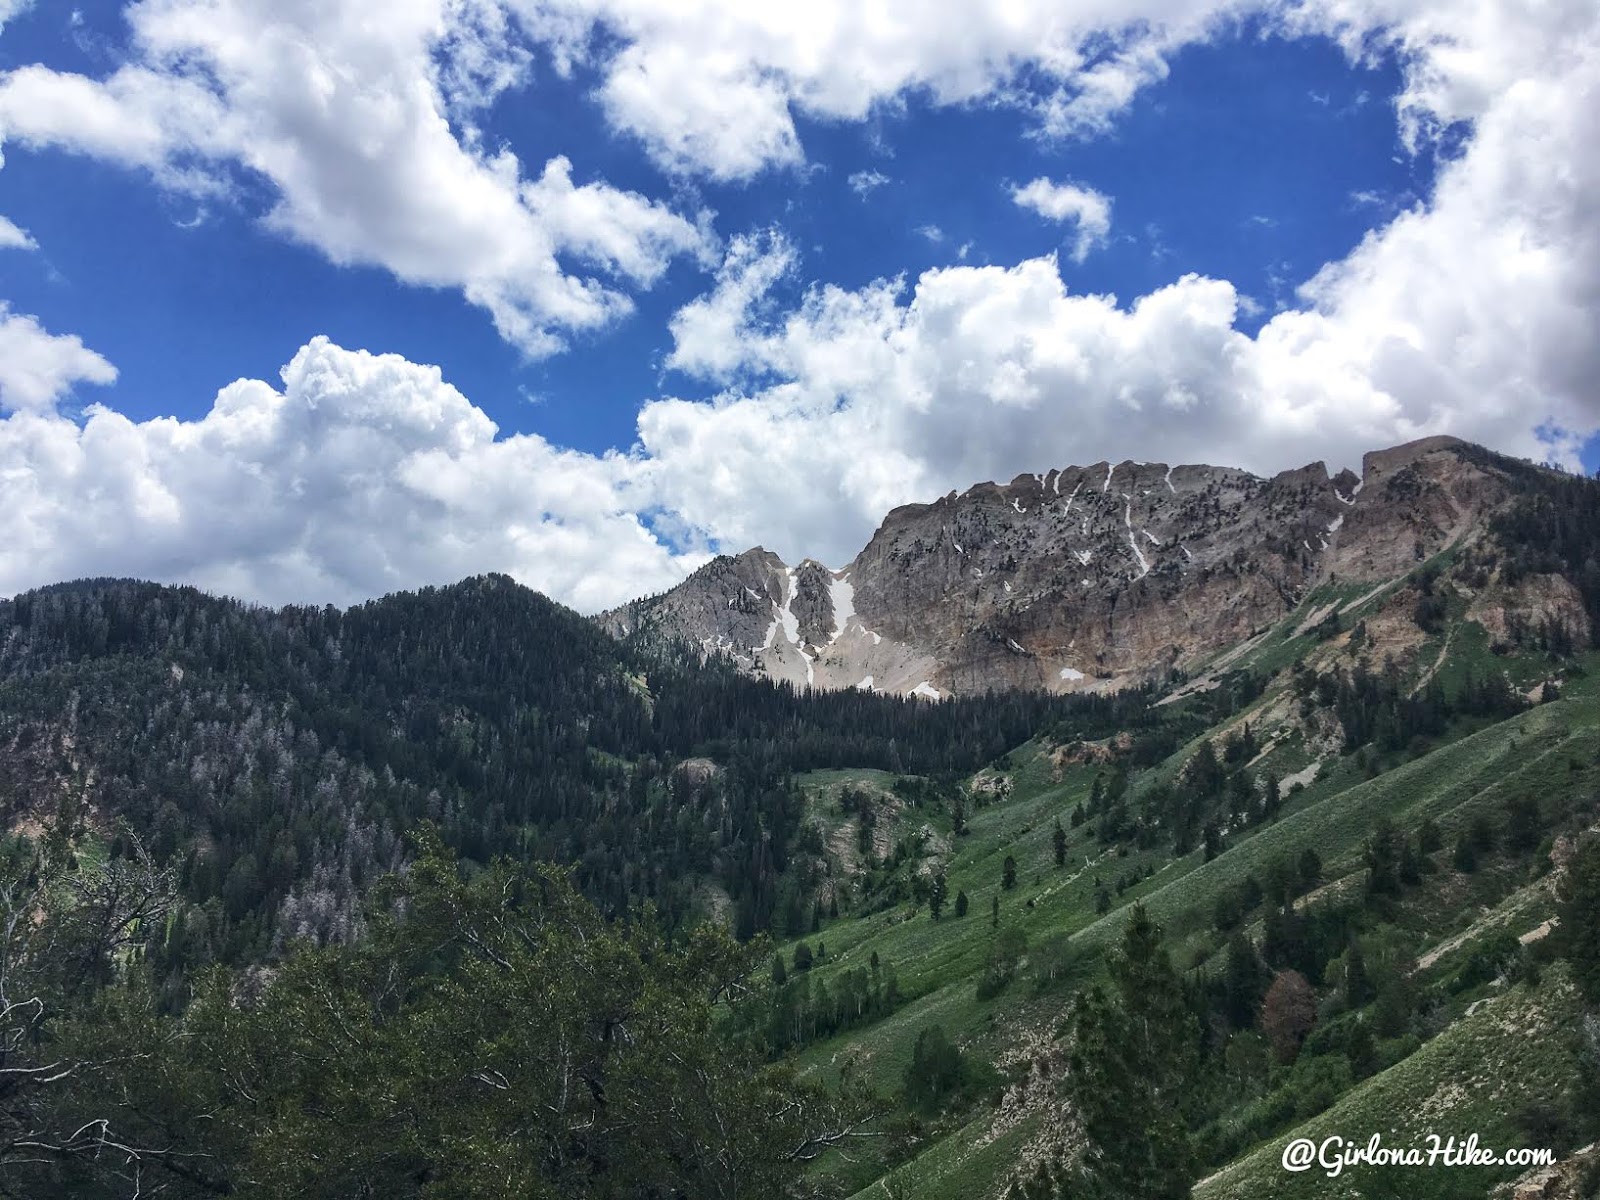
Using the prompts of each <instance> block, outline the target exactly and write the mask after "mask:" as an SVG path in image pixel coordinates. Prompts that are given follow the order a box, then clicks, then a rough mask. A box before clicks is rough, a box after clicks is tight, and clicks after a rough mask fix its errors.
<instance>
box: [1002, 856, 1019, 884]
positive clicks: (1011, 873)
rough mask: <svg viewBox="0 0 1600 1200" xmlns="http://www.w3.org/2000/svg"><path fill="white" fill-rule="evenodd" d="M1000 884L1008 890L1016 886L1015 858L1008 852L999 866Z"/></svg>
mask: <svg viewBox="0 0 1600 1200" xmlns="http://www.w3.org/2000/svg"><path fill="white" fill-rule="evenodd" d="M1000 886H1001V887H1003V888H1004V889H1005V890H1006V891H1008V892H1009V891H1010V890H1011V889H1012V888H1014V887H1016V886H1017V860H1016V859H1014V858H1012V857H1011V855H1009V854H1008V855H1006V860H1005V862H1004V863H1002V864H1001V867H1000Z"/></svg>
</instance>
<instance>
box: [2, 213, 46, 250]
mask: <svg viewBox="0 0 1600 1200" xmlns="http://www.w3.org/2000/svg"><path fill="white" fill-rule="evenodd" d="M38 248H39V244H38V243H37V242H35V241H34V240H33V239H32V238H31V237H29V236H28V231H27V230H26V229H19V228H17V226H16V224H15V223H13V222H11V221H9V220H7V219H6V218H5V217H0V250H37V249H38Z"/></svg>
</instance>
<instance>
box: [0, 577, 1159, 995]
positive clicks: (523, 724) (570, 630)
mask: <svg viewBox="0 0 1600 1200" xmlns="http://www.w3.org/2000/svg"><path fill="white" fill-rule="evenodd" d="M1142 704H1143V699H1142V697H1140V696H1139V695H1136V694H1130V695H1127V696H1124V697H1119V698H1116V699H1096V700H1079V701H1074V702H1063V701H1061V700H1051V699H1048V698H1045V697H1041V696H1035V695H1029V694H1023V693H1015V694H1009V695H1005V696H995V697H989V698H978V699H974V700H971V701H970V702H967V703H963V704H957V705H942V706H934V705H929V704H927V703H923V702H920V701H916V700H903V699H897V698H892V697H885V696H874V695H869V694H865V693H850V694H840V695H801V694H797V693H796V691H795V690H794V689H793V688H791V687H788V686H775V685H773V684H771V683H768V682H764V681H759V680H753V679H749V678H744V677H741V676H739V675H737V674H736V673H734V672H733V671H732V670H730V669H728V668H727V667H725V666H724V665H722V664H720V663H717V662H711V663H706V664H700V663H695V662H687V661H683V660H682V659H681V658H678V659H671V658H662V657H659V656H650V655H646V654H644V653H642V652H637V651H635V650H632V649H629V648H627V647H624V646H622V645H620V644H619V643H617V642H616V641H614V640H613V639H611V638H610V637H608V636H607V635H606V634H604V633H603V632H601V630H600V629H598V628H597V627H596V626H595V625H594V624H593V623H591V622H589V621H586V620H584V619H583V618H581V617H579V616H578V615H577V614H575V613H573V612H571V611H570V610H568V609H565V608H563V607H561V606H560V605H557V604H555V603H553V602H551V601H549V600H547V599H546V598H544V597H543V596H541V595H539V594H537V593H535V592H533V591H530V590H529V589H527V588H524V587H521V586H519V585H517V584H515V583H514V582H512V581H511V580H509V579H507V578H504V577H498V576H489V577H484V578H479V579H471V580H467V581H465V582H463V583H461V584H458V585H455V586H452V587H445V588H437V589H427V590H424V591H421V592H417V593H405V594H399V595H394V596H389V597H386V598H384V599H382V600H378V601H374V602H371V603H368V604H363V605H360V606H358V607H355V608H352V609H349V610H347V611H343V612H341V611H337V610H335V609H331V608H324V609H315V608H288V609H283V610H280V611H274V610H268V609H264V608H258V607H251V606H248V605H244V604H240V603H237V602H234V601H231V600H226V599H219V598H216V597H212V596H208V595H205V594H203V593H201V592H198V591H196V590H194V589H191V588H168V587H160V586H156V585H153V584H146V583H136V582H130V581H122V580H91V581H84V582H80V583H72V584H65V585H61V586H56V587H50V588H45V589H42V590H40V591H36V592H30V593H27V594H25V595H21V596H18V597H16V598H15V599H13V600H10V601H6V602H0V805H3V806H4V809H3V811H4V815H5V819H6V820H7V822H8V826H9V827H11V828H18V827H22V826H31V827H36V824H37V822H38V821H40V820H42V819H45V818H48V817H49V815H50V813H51V812H52V811H53V810H54V808H55V807H56V806H58V805H60V804H62V803H67V804H70V805H71V806H73V808H74V811H75V815H76V817H77V819H78V820H79V821H81V823H82V824H83V826H84V828H85V829H86V831H88V832H89V833H90V834H91V835H92V836H94V837H95V838H97V839H100V840H101V841H103V842H104V843H105V844H106V846H107V847H108V848H110V849H111V850H112V851H113V852H116V851H120V849H121V848H122V846H123V844H124V843H123V840H122V838H121V834H120V831H121V830H123V829H124V828H126V829H128V830H132V831H134V832H136V833H137V834H139V835H140V836H141V837H142V839H143V840H144V842H145V844H146V846H147V847H148V848H149V849H150V851H151V852H152V853H153V854H154V855H155V856H156V858H157V859H158V860H159V861H162V862H169V861H170V862H172V863H174V864H175V865H176V866H177V867H178V868H179V870H180V875H181V884H182V893H183V896H184V897H185V899H186V900H187V901H188V902H189V907H188V908H187V909H186V911H185V912H184V914H183V915H182V917H181V918H180V919H179V920H178V921H177V922H176V928H175V930H174V933H173V936H172V937H170V938H168V939H166V940H165V942H164V943H163V944H162V945H160V946H158V947H156V948H155V953H156V956H157V958H158V959H160V960H161V961H163V963H165V964H166V965H168V966H170V968H171V969H172V970H173V971H174V972H181V971H182V969H184V968H185V967H187V966H190V965H193V964H195V963H204V962H208V961H212V960H214V959H220V960H223V961H235V962H237V961H247V960H258V959H263V958H265V957H266V956H267V955H268V954H269V953H271V952H273V951H274V950H276V949H281V948H282V946H283V944H284V942H285V941H286V940H287V939H290V938H294V937H301V938H310V939H312V940H314V941H318V942H325V941H329V940H335V941H337V940H343V939H348V938H350V937H352V936H354V934H355V933H356V932H357V929H358V926H359V919H360V918H359V912H360V902H361V896H362V893H363V891H364V890H365V889H366V887H368V886H369V885H370V884H371V883H372V882H373V881H374V880H375V879H377V878H378V877H379V876H380V875H382V874H383V873H384V872H387V871H391V870H394V869H395V868H396V867H398V866H400V865H401V863H402V862H403V861H404V860H405V858H406V856H407V848H406V834H407V831H408V830H410V829H412V828H414V827H416V826H418V825H419V824H421V823H423V822H433V823H436V824H437V825H438V826H439V827H440V829H441V831H442V834H443V837H444V839H445V841H446V844H448V845H450V846H451V847H453V848H455V849H457V850H458V851H459V852H460V853H462V854H463V855H464V856H466V857H467V858H468V859H471V860H474V861H478V862H487V861H489V860H490V859H491V858H493V857H494V856H496V855H513V856H515V857H517V858H520V859H540V860H548V861H552V862H559V863H576V864H577V880H578V883H579V885H580V887H581V888H582V889H583V890H584V891H585V892H586V893H587V894H588V895H589V896H590V897H591V898H592V899H594V900H595V901H596V902H597V903H599V904H600V905H601V906H602V908H603V909H604V910H605V911H607V912H611V913H621V912H623V911H624V910H626V909H627V908H629V907H631V906H633V905H636V904H638V903H641V902H643V901H646V900H649V901H651V902H653V903H654V904H655V905H656V906H657V907H658V909H659V910H660V911H661V913H662V914H663V916H664V917H665V919H666V921H667V924H668V926H669V927H671V928H676V927H678V926H679V925H680V924H682V922H683V921H685V920H686V919H688V918H690V917H692V916H695V915H706V913H707V912H708V911H709V907H710V906H721V907H720V908H719V911H725V906H728V905H731V907H732V918H733V921H734V924H735V926H736V928H737V930H738V932H739V933H740V934H741V935H743V936H748V935H750V934H751V933H754V932H756V931H758V930H762V929H766V928H768V927H769V926H770V925H771V923H772V921H773V916H774V911H775V908H776V906H777V905H778V904H779V902H780V900H781V899H783V897H782V896H780V892H782V890H783V889H782V881H783V879H784V876H785V873H786V872H787V871H788V869H789V867H790V859H791V846H792V842H793V840H794V838H795V836H796V833H797V827H798V820H799V807H800V797H799V794H798V792H797V791H796V790H795V788H794V785H793V776H794V774H795V773H796V772H800V771H806V770H812V769H816V768H823V767H836V766H853V767H874V768H879V769H882V770H886V771H894V772H905V773H910V774H916V775H924V776H932V777H944V778H954V777H956V776H957V775H959V774H962V773H966V772H970V771H972V770H973V769H974V768H976V767H977V766H979V765H981V764H982V763H984V762H987V761H988V760H990V759H992V758H994V757H995V756H996V755H998V754H1000V753H1002V752H1003V751H1005V750H1006V749H1007V748H1009V747H1010V746H1014V745H1016V744H1018V743H1019V742H1022V741H1024V740H1026V739H1027V738H1028V737H1029V736H1031V734H1032V732H1033V731H1034V730H1035V729H1037V728H1039V727H1040V726H1041V725H1044V724H1050V723H1053V722H1056V721H1059V720H1062V719H1063V718H1064V716H1065V715H1066V714H1068V713H1070V714H1071V716H1072V719H1073V720H1074V721H1077V722H1079V723H1081V724H1082V725H1083V730H1082V732H1083V733H1084V734H1085V735H1087V736H1094V735H1095V734H1096V733H1097V732H1098V733H1102V734H1103V733H1105V732H1109V731H1112V730H1114V729H1115V728H1117V727H1120V726H1122V725H1125V724H1127V723H1129V722H1130V721H1132V722H1133V723H1135V724H1137V722H1138V719H1139V718H1138V710H1139V709H1140V708H1141V707H1142ZM788 900H789V903H790V904H791V906H792V904H793V903H794V894H793V892H792V889H791V892H790V894H789V897H788ZM807 913H808V914H809V907H808V909H807Z"/></svg>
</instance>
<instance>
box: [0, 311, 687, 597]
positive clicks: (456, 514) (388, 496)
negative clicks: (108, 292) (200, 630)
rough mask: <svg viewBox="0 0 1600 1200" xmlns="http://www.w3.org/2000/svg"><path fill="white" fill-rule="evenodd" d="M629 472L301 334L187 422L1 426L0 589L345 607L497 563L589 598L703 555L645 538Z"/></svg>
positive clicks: (409, 372)
mask: <svg viewBox="0 0 1600 1200" xmlns="http://www.w3.org/2000/svg"><path fill="white" fill-rule="evenodd" d="M5 328H6V327H5V326H0V364H3V363H5V362H6V361H7V359H8V357H9V356H8V355H7V354H6V353H5V345H6V343H5V342H4V340H3V338H4V336H5V334H4V330H5ZM629 470H630V467H629V464H628V462H627V460H626V459H624V458H622V457H620V456H616V455H612V456H602V457H597V456H593V455H586V454H578V453H573V452H571V451H564V450H561V449H558V448H556V447H554V446H551V445H550V444H549V443H548V442H546V441H545V440H543V439H542V438H539V437H534V436H527V435H519V436H512V437H503V438H502V437H497V435H496V429H495V426H494V423H493V422H492V421H490V420H489V418H488V417H487V416H486V415H485V414H484V413H483V412H482V411H481V410H479V409H478V408H476V407H474V406H473V405H472V404H471V403H470V402H469V401H468V400H467V399H466V397H464V396H463V395H462V394H461V393H460V392H458V391H457V390H456V389H455V388H453V387H451V386H450V385H449V384H448V383H446V382H444V380H443V379H442V378H441V376H440V373H439V371H438V369H437V368H435V367H427V366H419V365H416V364H413V363H410V362H407V361H406V360H404V359H402V358H399V357H398V356H395V355H373V354H368V353H365V352H362V351H348V350H344V349H342V348H340V347H338V346H335V345H332V344H331V343H329V342H328V341H327V340H325V339H321V338H319V339H316V340H314V341H312V342H311V343H309V344H308V345H307V346H306V347H305V348H304V349H302V350H301V351H300V352H299V353H298V354H297V355H296V356H295V358H294V360H293V361H292V362H290V363H289V365H288V366H286V367H285V368H284V370H283V377H282V384H281V386H280V387H274V386H271V385H269V384H267V383H265V382H262V381H259V380H248V379H246V380H240V381H238V382H236V383H233V384H230V385H229V386H228V387H226V388H224V389H223V390H222V391H221V392H220V393H218V395H217V397H216V399H215V401H214V403H213V404H212V406H211V409H210V411H209V412H207V413H206V414H205V415H204V416H202V417H200V418H198V419H196V420H175V419H172V418H159V419H155V420H149V421H140V422H135V421H130V420H128V419H127V418H126V417H124V416H121V415H120V414H118V413H116V412H113V411H111V410H109V409H105V408H99V407H96V408H92V409H90V410H89V412H88V414H87V416H86V418H85V419H84V420H83V421H82V422H81V423H78V422H74V421H71V420H68V419H66V418H65V417H62V416H58V415H56V414H55V413H53V412H51V411H50V410H49V409H48V408H39V409H35V410H31V411H29V410H24V411H23V412H20V413H16V414H14V415H12V416H10V417H7V418H5V419H4V420H0V508H3V510H4V511H5V513H6V514H7V518H6V519H7V537H6V538H5V539H4V540H3V541H0V593H10V592H15V591H18V590H22V589H24V588H28V587H32V586H36V585H39V584H42V583H46V582H49V581H52V580H59V579H68V578H74V577H77V576H82V575H88V574H96V575H98V574H118V575H120V574H128V575H137V576H143V577H147V578H154V579H161V580H169V581H182V582H189V583H194V584H197V585H200V586H202V587H207V588H211V589H213V590H216V591H219V592H224V593H229V594H233V595H239V596H246V597H250V598H252V599H256V600H261V601H265V602H268V603H275V604H281V603H288V602H317V603H321V602H337V603H346V602H350V601H354V600H357V599H360V598H363V597H369V596H374V595H379V594H382V593H384V592H387V591H391V590H394V589H397V588H408V587H416V586H419V585H422V584H427V583H443V582H450V581H452V580H455V579H459V578H461V577H463V576H465V575H469V574H472V573H475V572H479V571H485V570H500V571H507V572H509V573H511V574H513V575H515V576H516V577H517V578H518V579H521V580H522V581H524V582H525V583H528V584H529V585H531V586H533V587H537V588H539V589H541V590H543V591H545V592H546V593H548V594H550V595H552V596H554V597H556V598H558V599H561V600H564V601H566V602H568V603H571V604H574V605H577V606H579V607H581V608H585V609H598V608H601V607H604V606H606V605H608V604H614V603H616V602H618V601H620V600H622V599H624V598H626V597H628V596H630V595H632V594H634V593H635V592H637V591H638V590H640V589H645V590H655V589H659V588H661V587H664V586H666V585H668V584H670V583H671V582H673V581H675V580H676V579H677V578H679V577H680V576H681V575H683V574H684V573H685V572H686V571H688V570H691V569H693V567H694V566H697V565H698V564H699V563H700V562H701V561H703V559H704V556H696V555H694V554H687V555H684V554H677V553H675V552H673V551H671V550H669V549H667V548H666V547H664V546H662V545H661V544H660V543H659V542H658V541H656V539H655V538H654V537H653V536H652V535H651V534H650V532H649V531H648V530H647V529H646V528H645V526H644V525H643V523H642V522H641V521H640V519H639V517H638V516H637V515H636V512H635V508H636V507H638V506H639V501H638V499H637V498H635V497H633V495H632V489H631V486H630V483H629V481H628V478H627V475H628V472H629Z"/></svg>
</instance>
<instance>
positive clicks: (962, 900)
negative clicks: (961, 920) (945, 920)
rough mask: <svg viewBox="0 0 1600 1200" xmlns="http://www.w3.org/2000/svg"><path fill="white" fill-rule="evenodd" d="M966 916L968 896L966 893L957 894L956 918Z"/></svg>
mask: <svg viewBox="0 0 1600 1200" xmlns="http://www.w3.org/2000/svg"><path fill="white" fill-rule="evenodd" d="M966 915H967V894H966V893H965V892H957V893H956V916H958V917H964V916H966Z"/></svg>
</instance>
